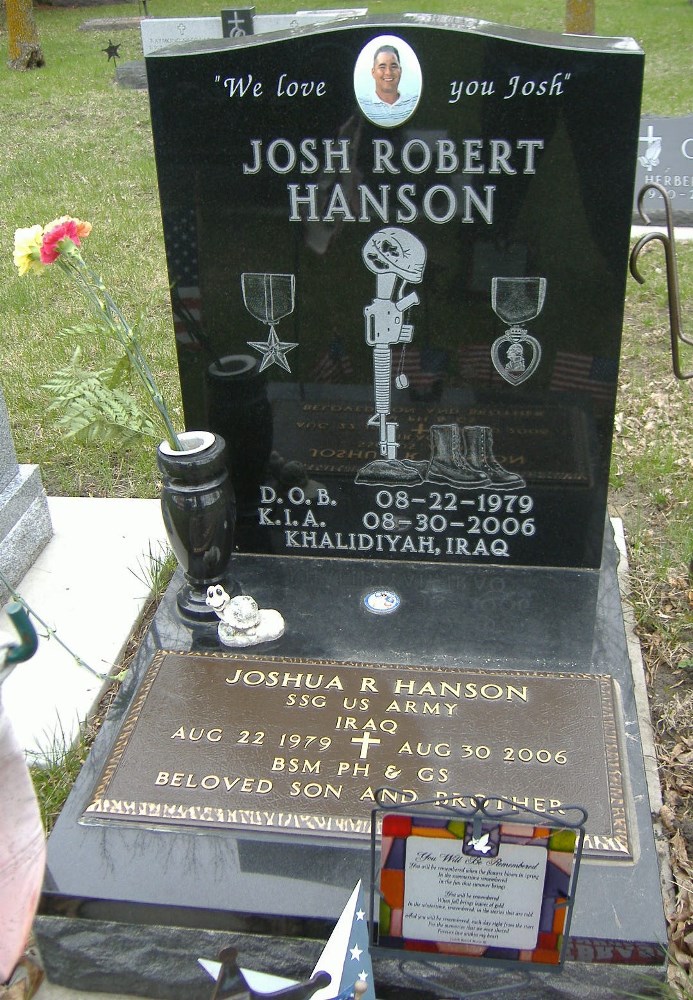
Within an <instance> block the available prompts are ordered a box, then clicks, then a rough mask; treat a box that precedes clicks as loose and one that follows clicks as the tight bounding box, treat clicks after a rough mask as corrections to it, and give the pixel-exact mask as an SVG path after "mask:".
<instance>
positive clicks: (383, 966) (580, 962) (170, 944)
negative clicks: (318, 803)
mask: <svg viewBox="0 0 693 1000" xmlns="http://www.w3.org/2000/svg"><path fill="white" fill-rule="evenodd" d="M617 561H618V554H617V550H616V547H615V545H614V542H613V537H612V534H611V530H610V529H609V530H608V532H607V538H606V541H605V548H604V559H603V564H602V569H601V571H599V572H598V573H595V574H590V573H582V572H570V571H558V570H541V571H538V570H514V569H500V568H497V567H489V568H488V569H487V570H485V571H481V572H480V571H479V570H477V569H473V570H471V571H469V572H467V571H465V568H457V569H451V568H447V569H446V568H441V567H437V566H433V565H430V564H426V565H420V564H419V565H416V566H412V565H411V564H400V565H399V566H391V565H389V564H383V563H371V562H366V561H363V562H351V561H349V562H346V561H339V562H338V561H336V560H322V559H305V558H293V559H281V558H275V557H262V556H242V557H238V559H237V560H236V561H235V564H234V570H235V572H236V574H237V577H238V579H239V582H240V584H241V586H242V589H243V591H244V592H246V593H250V594H252V595H253V596H254V597H255V599H256V600H257V601H258V603H259V604H260V606H262V607H274V608H278V609H279V610H281V612H282V613H283V614H284V616H285V618H286V621H287V631H286V633H285V635H284V636H283V637H282V638H281V639H280V640H278V641H277V642H275V643H272V644H271V646H270V647H268V648H267V649H265V648H264V647H262V651H264V652H265V653H267V654H268V655H272V656H286V657H307V656H309V657H311V658H316V657H317V658H326V659H333V660H338V661H342V662H344V663H348V662H349V661H363V662H380V663H394V664H408V665H414V664H421V665H426V666H448V667H449V666H455V667H456V668H459V669H464V668H465V667H470V666H474V667H475V668H476V669H478V668H479V667H482V668H488V669H489V670H490V671H492V670H493V669H494V667H495V668H496V669H498V668H502V669H508V668H511V669H519V670H522V669H526V670H534V671H537V670H539V671H549V672H551V671H556V672H561V671H565V670H577V671H582V672H587V673H597V674H605V673H608V674H611V676H612V677H613V678H614V679H615V681H616V683H617V686H618V690H619V692H620V708H619V711H620V715H621V720H620V721H621V724H622V732H623V734H624V740H623V745H624V749H623V753H624V772H626V773H625V774H624V783H625V785H626V786H627V793H626V799H627V802H626V806H627V809H628V814H629V824H630V830H631V839H632V841H633V844H634V860H633V862H627V861H622V860H619V861H613V860H609V859H594V860H593V859H586V860H583V865H582V867H581V871H580V879H579V883H578V888H577V893H576V902H575V908H574V913H573V921H572V927H571V939H570V942H569V948H568V961H567V963H566V965H565V966H564V967H563V969H562V971H561V972H559V973H558V974H555V973H544V972H538V971H533V970H519V969H518V970H511V971H506V970H505V969H503V970H500V971H499V970H496V969H495V968H491V967H489V966H485V965H476V966H474V967H473V968H472V967H470V966H463V965H453V966H451V965H447V964H446V965H441V966H436V969H435V972H434V973H431V971H430V969H428V970H427V967H426V966H425V965H423V964H422V963H420V962H411V961H409V960H407V962H406V963H405V964H404V965H402V963H401V960H400V956H399V954H396V955H394V956H392V957H391V953H387V954H386V955H385V956H383V955H382V954H381V953H379V952H378V953H376V956H375V963H376V964H375V977H376V983H377V986H378V995H379V996H380V997H382V998H385V1000H389V998H393V1000H394V998H399V1000H406V998H408V997H412V998H413V997H417V1000H433V998H435V997H437V996H441V995H450V994H451V993H454V992H458V993H459V992H462V993H464V991H465V990H471V989H472V986H474V987H475V988H477V989H478V988H479V987H480V985H482V983H481V982H480V979H482V980H483V983H486V984H488V979H489V977H490V976H492V977H494V978H493V979H492V983H493V986H492V990H493V991H492V992H489V993H487V994H484V995H487V996H489V997H493V996H494V995H495V992H496V991H498V992H499V991H500V988H501V986H502V985H503V984H504V983H505V984H507V985H508V986H509V987H512V988H513V989H514V990H515V992H514V995H516V996H518V997H523V998H527V1000H530V998H534V997H537V998H539V997H541V998H547V997H569V996H570V997H576V998H577V997H595V998H597V997H599V998H601V997H603V998H606V997H613V996H615V995H617V994H618V993H619V992H620V991H621V990H625V989H627V990H631V991H635V992H639V993H642V992H643V991H644V989H645V988H646V981H645V979H644V978H643V977H644V976H646V975H647V974H659V973H661V964H660V963H661V962H662V961H663V959H664V953H665V949H666V925H665V920H664V914H663V906H662V888H661V881H660V874H659V866H658V858H657V850H656V844H655V837H654V831H653V823H652V815H651V807H650V801H649V798H648V790H647V781H646V774H645V767H644V762H643V755H642V747H641V738H640V726H641V725H643V726H647V725H649V723H648V720H646V719H641V718H640V717H639V712H638V705H637V703H636V699H635V695H634V689H633V679H632V676H631V662H630V659H629V656H628V648H627V643H626V636H625V630H624V624H623V614H622V609H621V601H620V594H619V588H618V578H617ZM180 584H181V578H180V577H179V576H177V577H176V578H174V581H173V584H172V586H171V588H170V589H169V591H168V592H167V595H166V597H165V599H164V601H163V603H162V605H161V606H160V608H159V611H158V613H157V616H156V618H155V621H154V623H153V625H152V628H151V629H150V631H149V633H148V635H147V637H146V638H145V640H144V642H143V644H142V647H141V649H140V652H139V654H138V657H137V659H136V662H135V664H134V666H133V668H132V670H131V673H130V676H129V677H128V678H127V680H126V682H125V683H124V685H123V688H122V690H121V693H120V696H119V698H118V700H117V702H116V704H115V705H114V707H113V709H112V711H111V713H110V715H109V718H108V719H107V720H106V723H105V724H104V726H103V728H102V730H101V732H100V734H99V737H98V739H97V741H96V743H95V745H94V747H93V749H92V752H91V754H90V756H89V759H88V760H87V762H86V764H85V766H84V768H83V769H82V772H81V773H80V775H79V778H78V780H77V782H76V784H75V787H74V789H73V791H72V794H71V795H70V798H69V799H68V802H67V803H66V805H65V807H64V809H63V812H62V814H61V816H60V818H59V820H58V823H57V824H56V827H55V829H54V831H53V833H52V835H51V837H50V839H49V844H48V867H47V876H46V883H45V891H44V896H43V900H42V906H41V915H40V916H39V918H38V919H37V923H36V933H37V937H38V941H39V946H40V949H41V952H42V956H43V959H44V961H45V964H46V971H47V975H48V978H49V979H50V980H51V981H53V982H56V983H58V984H61V985H66V986H73V987H76V988H82V989H91V990H99V991H105V992H109V991H111V992H114V991H118V992H123V991H131V992H133V993H136V994H140V995H144V996H151V997H162V998H169V997H170V998H171V1000H173V998H176V1000H177V998H179V997H180V996H182V995H185V996H186V998H190V1000H196V998H197V997H200V998H202V997H207V996H209V995H210V992H211V990H210V983H209V982H205V979H204V977H202V978H200V975H201V974H199V973H198V969H197V966H196V960H197V958H198V957H202V956H204V957H207V958H214V957H215V955H216V953H218V951H219V949H220V948H221V947H223V946H226V945H229V944H233V945H235V946H236V947H237V948H238V949H239V952H240V960H241V963H242V964H243V965H244V966H246V967H248V968H257V969H258V970H259V971H265V972H274V973H277V974H280V975H287V976H291V977H294V978H308V977H309V975H310V972H311V970H312V964H313V962H314V961H315V957H316V956H317V955H318V954H319V952H320V949H321V946H322V943H324V941H325V940H326V938H327V937H328V936H329V933H330V931H331V929H332V927H333V926H334V922H335V920H336V918H337V916H338V914H339V912H340V911H341V908H342V906H343V905H344V902H345V901H346V899H347V898H348V895H349V893H350V892H351V890H352V889H353V886H354V884H355V883H356V881H357V880H358V879H359V878H362V879H364V882H365V883H366V884H367V883H368V880H369V865H370V850H369V846H368V844H367V843H363V842H361V841H354V840H351V841H345V840H344V839H341V840H340V839H339V838H338V837H333V836H322V837H317V836H315V835H312V836H311V835H310V834H307V835H304V834H303V833H301V834H300V835H297V834H296V833H293V834H285V833H282V832H280V831H279V832H278V831H274V832H268V831H266V830H262V829H260V830H257V829H230V830H229V829H226V830H219V829H210V830H207V829H205V830H202V831H201V830H200V829H194V828H186V827H181V826H178V827H175V828H172V827H169V828H161V827H159V828H155V827H154V826H151V827H149V826H147V825H145V826H142V825H135V824H132V825H130V824H128V823H127V822H124V821H123V820H122V819H121V820H117V821H108V820H105V821H103V822H96V823H95V822H90V823H85V822H84V821H83V814H84V810H85V808H86V805H87V804H88V802H89V801H90V796H91V794H92V792H93V790H94V787H95V785H96V783H97V781H98V778H99V776H100V774H101V771H102V769H103V766H104V763H105V761H106V759H107V758H108V755H109V752H110V749H111V747H112V746H113V744H114V743H115V741H116V740H117V739H118V735H119V730H120V726H121V723H122V721H123V718H124V715H125V713H126V712H127V710H128V707H129V705H130V703H131V701H132V699H133V698H134V697H135V695H136V693H137V689H138V685H139V682H140V680H141V678H142V676H143V674H144V672H145V671H146V669H147V666H148V664H149V663H150V662H151V659H152V657H153V656H154V655H155V654H156V652H157V651H158V650H160V649H168V650H183V651H190V650H195V651H201V650H203V651H207V652H214V651H216V650H218V649H219V645H218V639H217V636H216V629H214V628H212V629H210V628H209V627H207V628H206V629H205V628H200V629H191V628H190V627H188V626H185V625H183V624H182V623H181V622H180V620H179V619H178V618H177V616H176V613H175V595H176V592H177V589H178V587H179V586H180ZM375 587H392V588H396V589H397V591H398V593H399V594H400V595H401V597H402V607H403V608H404V609H405V611H406V613H405V614H404V615H402V616H400V618H399V620H397V615H390V616H373V615H368V613H367V612H365V611H364V610H363V601H362V595H363V593H364V592H367V591H368V589H370V588H375ZM571 597H572V600H571ZM520 609H521V610H520ZM520 626H521V627H520ZM585 633H587V635H588V637H589V641H587V640H586V638H585ZM574 738H579V735H578V736H577V737H574ZM412 970H415V972H414V973H413V971H412ZM412 974H415V975H416V976H421V977H423V979H424V980H425V981H426V982H427V983H428V985H422V983H421V981H420V980H419V981H417V980H416V979H414V980H412V979H411V976H412ZM513 977H514V978H513ZM429 978H430V979H431V982H428V981H429ZM513 983H514V984H515V986H513ZM503 995H507V994H503Z"/></svg>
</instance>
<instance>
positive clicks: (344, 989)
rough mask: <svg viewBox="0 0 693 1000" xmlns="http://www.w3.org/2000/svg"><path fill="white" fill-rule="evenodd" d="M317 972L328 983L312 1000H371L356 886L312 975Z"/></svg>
mask: <svg viewBox="0 0 693 1000" xmlns="http://www.w3.org/2000/svg"><path fill="white" fill-rule="evenodd" d="M317 972H328V973H329V974H330V976H331V982H330V985H329V986H328V987H326V988H324V989H321V990H319V991H318V992H317V993H315V994H313V1000H375V986H374V984H373V966H372V964H371V956H370V952H369V950H368V921H367V920H366V910H365V907H364V905H363V888H362V886H361V883H360V882H358V883H357V885H356V888H355V889H354V891H353V893H352V894H351V898H350V899H349V902H348V903H347V905H346V906H345V907H344V910H343V911H342V914H341V916H340V918H339V920H338V921H337V926H336V927H335V929H334V931H333V932H332V935H331V937H330V940H329V941H328V942H327V944H326V945H325V948H324V950H323V953H322V955H321V956H320V958H319V959H318V961H317V963H316V966H315V969H314V970H313V974H314V975H315V974H316V973H317Z"/></svg>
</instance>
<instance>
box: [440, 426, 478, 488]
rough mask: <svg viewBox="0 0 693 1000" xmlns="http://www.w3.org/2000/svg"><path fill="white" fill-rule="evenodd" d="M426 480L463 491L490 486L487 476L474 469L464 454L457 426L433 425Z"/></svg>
mask: <svg viewBox="0 0 693 1000" xmlns="http://www.w3.org/2000/svg"><path fill="white" fill-rule="evenodd" d="M426 479H427V481H428V482H429V483H449V485H450V486H459V487H460V489H463V490H473V489H478V488H479V487H481V486H489V485H490V480H489V477H488V476H487V474H486V473H485V472H482V471H480V470H478V469H473V468H472V467H471V465H470V464H469V463H468V462H467V460H466V459H465V457H464V455H463V454H462V451H461V448H460V429H459V427H458V426H457V424H433V425H432V427H431V461H430V463H429V466H428V472H427V474H426Z"/></svg>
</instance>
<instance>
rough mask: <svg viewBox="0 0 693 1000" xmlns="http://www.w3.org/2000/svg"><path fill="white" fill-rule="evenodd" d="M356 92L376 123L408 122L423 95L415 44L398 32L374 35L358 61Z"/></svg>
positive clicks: (395, 124)
mask: <svg viewBox="0 0 693 1000" xmlns="http://www.w3.org/2000/svg"><path fill="white" fill-rule="evenodd" d="M354 92H355V94H356V100H357V101H358V102H359V106H360V108H361V110H362V111H363V113H364V115H365V116H366V118H368V120H369V121H371V122H373V124H374V125H380V126H382V127H383V128H395V126H397V125H402V124H403V123H404V122H406V121H407V120H408V119H409V118H410V117H411V116H412V115H413V114H414V111H415V110H416V106H417V104H418V103H419V98H420V97H421V66H420V65H419V60H418V58H417V56H416V53H415V52H414V50H413V49H412V47H411V45H409V43H408V42H405V41H404V40H403V39H402V38H398V37H397V36H396V35H378V36H377V37H376V38H372V39H371V40H370V42H368V43H367V44H366V45H364V47H363V48H362V49H361V51H360V53H359V56H358V59H357V60H356V65H355V67H354Z"/></svg>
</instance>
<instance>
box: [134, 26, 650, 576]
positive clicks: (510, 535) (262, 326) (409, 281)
mask: <svg viewBox="0 0 693 1000" xmlns="http://www.w3.org/2000/svg"><path fill="white" fill-rule="evenodd" d="M383 46H385V48H384V49H383V48H382V47H383ZM379 51H380V52H381V54H380V55H378V52H379ZM382 52H384V53H385V56H387V55H388V54H389V56H390V60H391V61H394V62H395V63H396V66H395V68H394V72H395V74H396V80H395V82H394V83H393V80H392V77H391V76H390V77H388V79H386V80H385V82H384V84H382V83H379V82H378V80H377V79H376V67H375V66H374V64H375V63H377V62H382V61H383V58H384V57H383V55H382ZM395 53H396V54H395ZM376 57H377V58H376ZM385 61H387V60H385ZM642 70H643V59H642V54H641V53H640V52H639V50H638V49H637V46H636V45H635V43H633V42H631V41H628V40H623V39H620V40H605V39H587V38H579V39H571V40H570V42H568V41H567V40H566V39H563V38H562V37H560V36H549V35H538V34H536V33H533V34H531V35H530V36H528V35H526V34H523V33H521V32H519V31H514V30H512V29H505V28H498V27H496V26H492V25H488V24H486V23H482V22H476V21H471V20H468V19H458V18H446V17H440V16H424V15H416V16H415V15H411V16H409V15H408V16H406V17H404V18H402V19H400V20H397V21H395V22H392V21H390V22H388V23H387V25H385V24H381V23H378V22H377V21H375V20H370V19H366V20H365V21H364V20H363V19H361V20H359V21H354V22H351V23H350V22H344V23H341V22H340V23H339V24H338V25H323V26H321V27H315V28H312V29H307V30H303V31H298V32H292V33H286V34H282V35H279V34H277V35H265V36H254V37H252V38H245V39H239V40H238V41H237V42H232V41H229V42H228V43H218V42H212V43H200V44H199V45H197V46H196V47H189V48H185V47H179V48H176V49H175V51H174V50H173V49H171V50H169V51H168V52H166V51H164V52H157V53H155V54H154V55H153V56H151V57H150V58H149V59H148V75H149V86H150V94H151V105H152V121H153V128H154V139H155V147H156V156H157V166H158V175H159V187H160V194H161V203H162V212H163V220H164V233H165V238H166V247H167V255H168V266H169V276H170V283H171V289H172V301H173V312H174V317H175V326H176V336H177V346H178V358H179V367H180V376H181V383H182V389H183V400H184V406H185V415H186V422H187V424H188V426H190V427H195V428H200V427H204V428H211V429H212V430H216V431H219V432H220V433H222V434H223V436H224V437H225V438H226V440H227V442H228V443H229V446H230V447H229V452H230V461H231V475H232V478H233V480H234V484H235V488H236V493H237V499H238V502H239V509H240V512H241V516H240V518H239V525H238V531H237V542H238V545H239V548H240V549H241V550H242V551H255V552H265V553H268V552H269V553H274V554H285V555H302V556H333V557H348V558H371V559H372V558H375V559H389V560H393V559H394V560H400V559H407V560H432V561H438V562H453V563H460V562H472V563H477V564H479V563H486V564H488V563H500V564H502V565H535V566H566V567H568V566H570V567H598V565H599V559H600V554H601V542H602V531H603V524H604V513H605V503H606V492H607V476H608V468H609V457H610V447H611V438H612V426H613V413H614V401H615V394H616V383H617V373H618V362H619V348H620V337H621V325H622V314H623V299H624V289H625V275H626V260H627V249H628V239H629V231H630V215H631V207H632V192H633V174H634V168H635V158H636V151H637V145H638V135H639V100H640V88H641V81H642ZM386 72H388V73H392V69H390V70H386ZM376 84H377V85H378V86H379V87H380V88H381V92H382V87H383V86H385V88H386V89H387V87H390V89H391V90H392V89H393V88H394V92H395V93H397V92H398V93H399V98H398V99H397V101H396V102H395V103H394V104H390V103H388V101H387V95H385V100H381V99H380V98H379V97H378V96H377V93H376V91H375V90H374V86H375V85H376ZM392 96H394V94H393V95H392Z"/></svg>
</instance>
